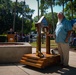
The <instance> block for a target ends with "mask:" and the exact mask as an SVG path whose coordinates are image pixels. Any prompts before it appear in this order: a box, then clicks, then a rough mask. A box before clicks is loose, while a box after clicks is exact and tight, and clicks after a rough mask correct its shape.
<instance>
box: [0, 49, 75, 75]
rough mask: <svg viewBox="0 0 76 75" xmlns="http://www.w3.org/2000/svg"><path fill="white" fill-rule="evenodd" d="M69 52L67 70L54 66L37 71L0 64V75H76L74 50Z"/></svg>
mask: <svg viewBox="0 0 76 75" xmlns="http://www.w3.org/2000/svg"><path fill="white" fill-rule="evenodd" d="M42 51H44V52H45V48H42ZM32 52H33V53H34V52H36V48H32ZM69 52H70V55H69V56H70V59H69V67H68V68H65V67H61V66H59V65H54V66H49V67H46V68H45V69H38V68H35V67H31V66H26V65H22V64H18V63H14V64H0V75H76V50H73V49H71V50H70V51H69Z"/></svg>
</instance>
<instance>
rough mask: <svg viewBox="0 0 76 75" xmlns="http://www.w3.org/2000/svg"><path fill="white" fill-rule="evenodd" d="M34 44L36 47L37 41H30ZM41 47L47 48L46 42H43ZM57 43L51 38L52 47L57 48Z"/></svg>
mask: <svg viewBox="0 0 76 75" xmlns="http://www.w3.org/2000/svg"><path fill="white" fill-rule="evenodd" d="M30 44H31V45H32V47H36V45H37V44H36V42H32V43H30ZM41 47H43V48H45V47H46V42H44V44H41ZM56 47H57V44H56V43H55V40H50V48H56Z"/></svg>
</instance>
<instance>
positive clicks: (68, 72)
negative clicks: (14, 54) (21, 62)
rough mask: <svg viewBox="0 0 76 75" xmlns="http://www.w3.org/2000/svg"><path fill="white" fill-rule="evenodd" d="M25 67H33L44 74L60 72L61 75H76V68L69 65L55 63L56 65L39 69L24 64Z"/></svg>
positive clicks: (33, 68)
mask: <svg viewBox="0 0 76 75" xmlns="http://www.w3.org/2000/svg"><path fill="white" fill-rule="evenodd" d="M23 67H24V68H28V69H32V70H35V71H38V72H41V73H43V74H52V73H55V74H57V75H58V74H60V75H76V68H75V67H72V66H69V67H66V68H65V67H62V66H60V65H55V66H49V67H46V68H44V69H39V68H35V67H31V66H23Z"/></svg>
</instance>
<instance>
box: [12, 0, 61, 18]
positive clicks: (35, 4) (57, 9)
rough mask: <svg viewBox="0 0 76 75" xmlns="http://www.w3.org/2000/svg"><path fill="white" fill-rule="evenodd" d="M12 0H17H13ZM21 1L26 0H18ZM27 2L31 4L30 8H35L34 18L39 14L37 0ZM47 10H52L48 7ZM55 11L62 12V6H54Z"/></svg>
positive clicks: (26, 0) (27, 0)
mask: <svg viewBox="0 0 76 75" xmlns="http://www.w3.org/2000/svg"><path fill="white" fill-rule="evenodd" d="M12 1H16V0H12ZM20 1H24V0H18V2H20ZM25 2H26V4H27V5H29V8H30V9H34V10H35V11H34V14H33V17H32V18H34V17H35V16H37V15H38V7H37V6H38V5H37V0H25ZM47 11H48V12H51V9H48V10H47ZM53 11H54V12H57V13H58V12H61V11H62V7H60V6H55V7H54V8H53Z"/></svg>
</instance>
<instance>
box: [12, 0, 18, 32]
mask: <svg viewBox="0 0 76 75" xmlns="http://www.w3.org/2000/svg"><path fill="white" fill-rule="evenodd" d="M16 8H17V0H16V2H15V9H14V19H13V30H14V31H15V17H16Z"/></svg>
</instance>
